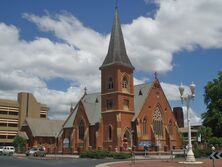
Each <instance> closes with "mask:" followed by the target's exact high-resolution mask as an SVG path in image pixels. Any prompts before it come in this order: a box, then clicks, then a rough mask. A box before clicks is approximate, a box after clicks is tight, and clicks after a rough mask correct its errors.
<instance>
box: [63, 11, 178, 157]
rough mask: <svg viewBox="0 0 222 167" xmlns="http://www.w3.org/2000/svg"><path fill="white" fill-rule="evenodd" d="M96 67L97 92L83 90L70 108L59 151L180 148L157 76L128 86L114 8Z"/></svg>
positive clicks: (128, 75)
mask: <svg viewBox="0 0 222 167" xmlns="http://www.w3.org/2000/svg"><path fill="white" fill-rule="evenodd" d="M99 69H100V71H101V92H98V93H92V94H87V93H86V92H85V94H84V95H83V96H82V98H81V99H80V100H79V102H78V103H77V104H76V106H75V107H74V108H71V111H70V115H69V116H68V118H67V119H66V121H65V123H64V125H63V131H62V132H61V134H60V142H59V150H60V151H63V152H64V153H65V152H69V153H74V152H76V151H77V150H78V149H79V148H81V149H83V150H86V149H104V150H116V149H118V150H120V151H121V150H127V149H128V147H131V146H132V145H133V146H135V147H136V149H137V150H140V149H143V147H144V145H148V146H153V148H154V149H155V148H156V149H157V147H158V148H159V149H160V150H165V151H167V150H170V149H171V148H175V147H180V146H181V144H182V140H181V136H180V134H179V132H178V125H177V121H176V119H175V117H174V115H173V112H172V109H171V106H170V105H169V102H168V100H167V98H166V96H165V94H164V92H163V89H162V88H161V85H160V83H159V81H158V79H157V77H156V78H155V79H154V80H153V81H152V82H151V83H144V84H140V85H134V84H133V83H134V81H133V72H134V67H133V65H132V64H131V62H130V59H129V57H128V56H127V52H126V48H125V44H124V38H123V34H122V30H121V24H120V19H119V14H118V8H117V7H116V9H115V16H114V21H113V27H112V32H111V38H110V43H109V48H108V53H107V55H106V57H105V60H104V62H103V64H102V65H101V67H100V68H99Z"/></svg>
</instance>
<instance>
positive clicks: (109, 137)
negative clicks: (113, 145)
mask: <svg viewBox="0 0 222 167" xmlns="http://www.w3.org/2000/svg"><path fill="white" fill-rule="evenodd" d="M112 136H113V128H112V126H111V125H109V127H108V140H112Z"/></svg>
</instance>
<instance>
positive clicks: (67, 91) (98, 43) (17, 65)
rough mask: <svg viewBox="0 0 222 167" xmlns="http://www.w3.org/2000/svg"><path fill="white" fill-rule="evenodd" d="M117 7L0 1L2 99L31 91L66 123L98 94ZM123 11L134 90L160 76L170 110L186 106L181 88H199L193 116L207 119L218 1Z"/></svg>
mask: <svg viewBox="0 0 222 167" xmlns="http://www.w3.org/2000/svg"><path fill="white" fill-rule="evenodd" d="M114 6H115V1H114V0H93V1H90V0H81V1H77V0H76V1H71V0H66V1H62V0H53V1H52V0H38V1H28V0H20V1H12V0H2V1H1V2H0V35H1V36H0V60H1V62H0V69H1V72H0V93H1V98H10V99H15V98H16V94H17V92H19V91H30V92H32V93H33V94H34V95H35V96H36V97H37V99H38V100H39V101H41V102H43V103H46V104H48V105H49V106H50V108H51V111H50V114H49V115H50V116H51V117H52V118H65V117H66V116H67V114H68V111H69V106H70V104H71V103H75V102H77V101H78V99H79V97H81V96H82V94H83V88H84V87H85V86H86V87H87V88H88V91H89V92H95V91H96V92H97V91H100V82H99V81H100V71H99V69H98V67H99V66H100V65H101V63H102V61H103V59H104V58H105V55H106V53H107V50H108V42H109V35H110V31H111V26H112V21H113V14H114ZM118 6H119V11H120V17H121V23H122V28H123V34H124V37H125V43H126V48H127V53H128V56H129V58H130V59H131V62H132V63H133V65H134V66H135V68H136V71H135V80H136V83H141V82H145V81H146V82H150V81H152V79H153V78H154V77H153V73H154V71H158V73H159V79H160V81H161V82H163V83H165V84H163V86H164V90H165V91H166V94H167V96H168V98H169V99H170V100H171V104H172V107H173V106H178V105H181V103H180V101H179V100H178V99H179V96H178V91H177V87H176V85H179V84H180V82H183V83H184V84H186V85H189V84H190V83H191V82H192V81H194V82H195V84H196V85H197V89H196V100H195V102H194V103H193V104H192V110H193V111H195V113H196V114H197V115H200V114H201V113H202V112H204V111H205V110H206V108H205V105H204V102H203V94H204V86H205V85H206V84H207V82H208V81H210V80H212V79H213V78H215V77H216V76H217V73H218V71H221V70H222V63H221V62H222V57H221V54H222V31H221V30H222V23H220V22H221V18H220V15H221V13H220V12H219V11H222V3H221V1H220V0H214V2H208V1H207V0H198V1H193V0H187V1H183V0H176V1H175V0H168V1H166V0H159V1H157V0H131V1H126V0H119V2H118ZM5 55H7V56H5ZM12 62H13V63H12ZM12 83H13V84H12Z"/></svg>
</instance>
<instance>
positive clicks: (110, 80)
mask: <svg viewBox="0 0 222 167" xmlns="http://www.w3.org/2000/svg"><path fill="white" fill-rule="evenodd" d="M113 87H114V82H113V78H112V77H109V80H108V89H113Z"/></svg>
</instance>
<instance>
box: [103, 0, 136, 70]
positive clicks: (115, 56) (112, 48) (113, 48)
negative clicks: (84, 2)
mask: <svg viewBox="0 0 222 167" xmlns="http://www.w3.org/2000/svg"><path fill="white" fill-rule="evenodd" d="M113 64H120V65H123V66H126V67H129V68H132V69H134V67H133V65H132V64H131V62H130V60H129V58H128V56H127V53H126V48H125V43H124V39H123V34H122V29H121V24H120V19H119V12H118V7H117V4H116V7H115V15H114V21H113V26H112V33H111V38H110V42H109V50H108V53H107V55H106V58H105V60H104V62H103V64H102V66H101V67H100V68H103V67H105V66H109V65H113Z"/></svg>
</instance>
